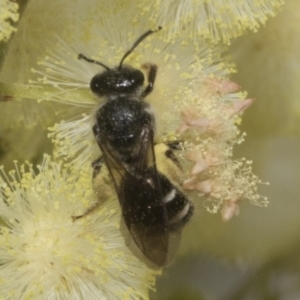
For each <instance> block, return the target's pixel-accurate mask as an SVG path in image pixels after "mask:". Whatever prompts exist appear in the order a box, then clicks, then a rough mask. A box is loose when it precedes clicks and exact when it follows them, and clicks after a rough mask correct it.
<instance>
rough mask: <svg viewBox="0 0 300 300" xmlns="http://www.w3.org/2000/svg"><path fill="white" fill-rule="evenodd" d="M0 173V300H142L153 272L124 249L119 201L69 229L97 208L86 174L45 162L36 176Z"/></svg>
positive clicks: (22, 171) (26, 169)
mask: <svg viewBox="0 0 300 300" xmlns="http://www.w3.org/2000/svg"><path fill="white" fill-rule="evenodd" d="M1 171H2V180H1V189H0V191H1V192H0V215H1V218H2V223H1V226H0V232H1V235H0V262H1V263H0V297H1V298H2V299H28V298H31V299H148V290H149V289H150V288H152V286H153V284H154V276H155V274H157V272H154V271H151V270H150V269H149V268H148V267H146V266H145V265H144V264H143V263H142V262H140V261H139V260H138V259H137V258H136V257H135V256H134V255H133V254H132V253H131V252H130V251H129V250H128V249H127V247H126V246H125V242H124V238H123V236H122V235H121V233H120V230H119V226H120V217H121V216H120V208H119V203H118V201H117V200H116V199H109V201H105V202H104V203H103V205H102V206H101V208H99V209H98V210H97V211H96V212H94V213H93V214H90V215H88V216H86V217H84V218H82V219H80V220H77V221H75V222H73V221H72V216H74V215H78V214H79V213H82V212H83V211H85V210H86V207H87V206H88V205H90V203H91V202H95V201H97V199H95V197H96V196H95V194H94V192H93V190H92V188H91V174H90V171H89V170H88V169H87V168H84V169H82V170H81V171H80V172H76V173H74V172H70V171H71V170H70V169H65V168H64V167H63V166H62V165H61V164H60V163H54V162H51V161H50V158H48V157H46V158H45V159H44V161H43V164H42V166H40V167H38V171H35V168H34V167H33V166H32V165H29V164H28V165H27V166H21V167H20V168H17V169H16V170H15V171H13V172H10V173H9V174H8V175H7V174H6V173H5V172H4V171H3V169H2V170H1ZM98 196H99V197H101V195H98Z"/></svg>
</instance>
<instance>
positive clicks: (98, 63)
mask: <svg viewBox="0 0 300 300" xmlns="http://www.w3.org/2000/svg"><path fill="white" fill-rule="evenodd" d="M78 59H83V60H85V61H87V62H89V63H92V64H96V65H100V66H101V67H103V68H105V69H106V70H107V71H109V70H110V68H109V67H107V66H106V65H104V64H103V63H101V62H100V61H97V60H94V59H90V58H88V57H86V56H85V55H84V54H82V53H80V54H78Z"/></svg>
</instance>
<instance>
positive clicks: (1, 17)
mask: <svg viewBox="0 0 300 300" xmlns="http://www.w3.org/2000/svg"><path fill="white" fill-rule="evenodd" d="M18 8H19V6H18V4H17V3H14V2H12V1H10V0H0V41H6V40H8V38H9V37H10V35H11V34H12V33H13V32H14V31H16V29H15V28H14V27H13V26H12V25H11V22H17V21H18V19H19V13H18Z"/></svg>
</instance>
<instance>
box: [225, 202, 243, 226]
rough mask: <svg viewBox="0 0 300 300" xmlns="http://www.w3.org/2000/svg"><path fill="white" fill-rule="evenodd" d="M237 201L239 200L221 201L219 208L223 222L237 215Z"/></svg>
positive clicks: (238, 209) (238, 210)
mask: <svg viewBox="0 0 300 300" xmlns="http://www.w3.org/2000/svg"><path fill="white" fill-rule="evenodd" d="M239 201H240V200H235V201H234V200H228V201H225V202H224V203H223V205H222V208H221V217H222V220H223V221H224V222H227V221H229V220H231V219H232V218H233V217H234V216H237V215H238V214H239V212H240V208H239V206H238V202H239Z"/></svg>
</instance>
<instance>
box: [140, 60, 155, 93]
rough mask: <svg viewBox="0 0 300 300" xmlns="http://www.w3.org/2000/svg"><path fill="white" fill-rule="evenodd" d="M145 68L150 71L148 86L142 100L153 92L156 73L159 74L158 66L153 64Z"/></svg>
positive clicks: (145, 65) (146, 65)
mask: <svg viewBox="0 0 300 300" xmlns="http://www.w3.org/2000/svg"><path fill="white" fill-rule="evenodd" d="M143 67H144V68H149V69H150V70H149V73H148V85H147V87H146V88H145V90H144V91H143V93H142V98H145V97H146V96H148V95H149V94H150V93H151V92H152V91H153V88H154V82H155V78H156V73H157V66H156V65H153V64H144V65H143Z"/></svg>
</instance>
